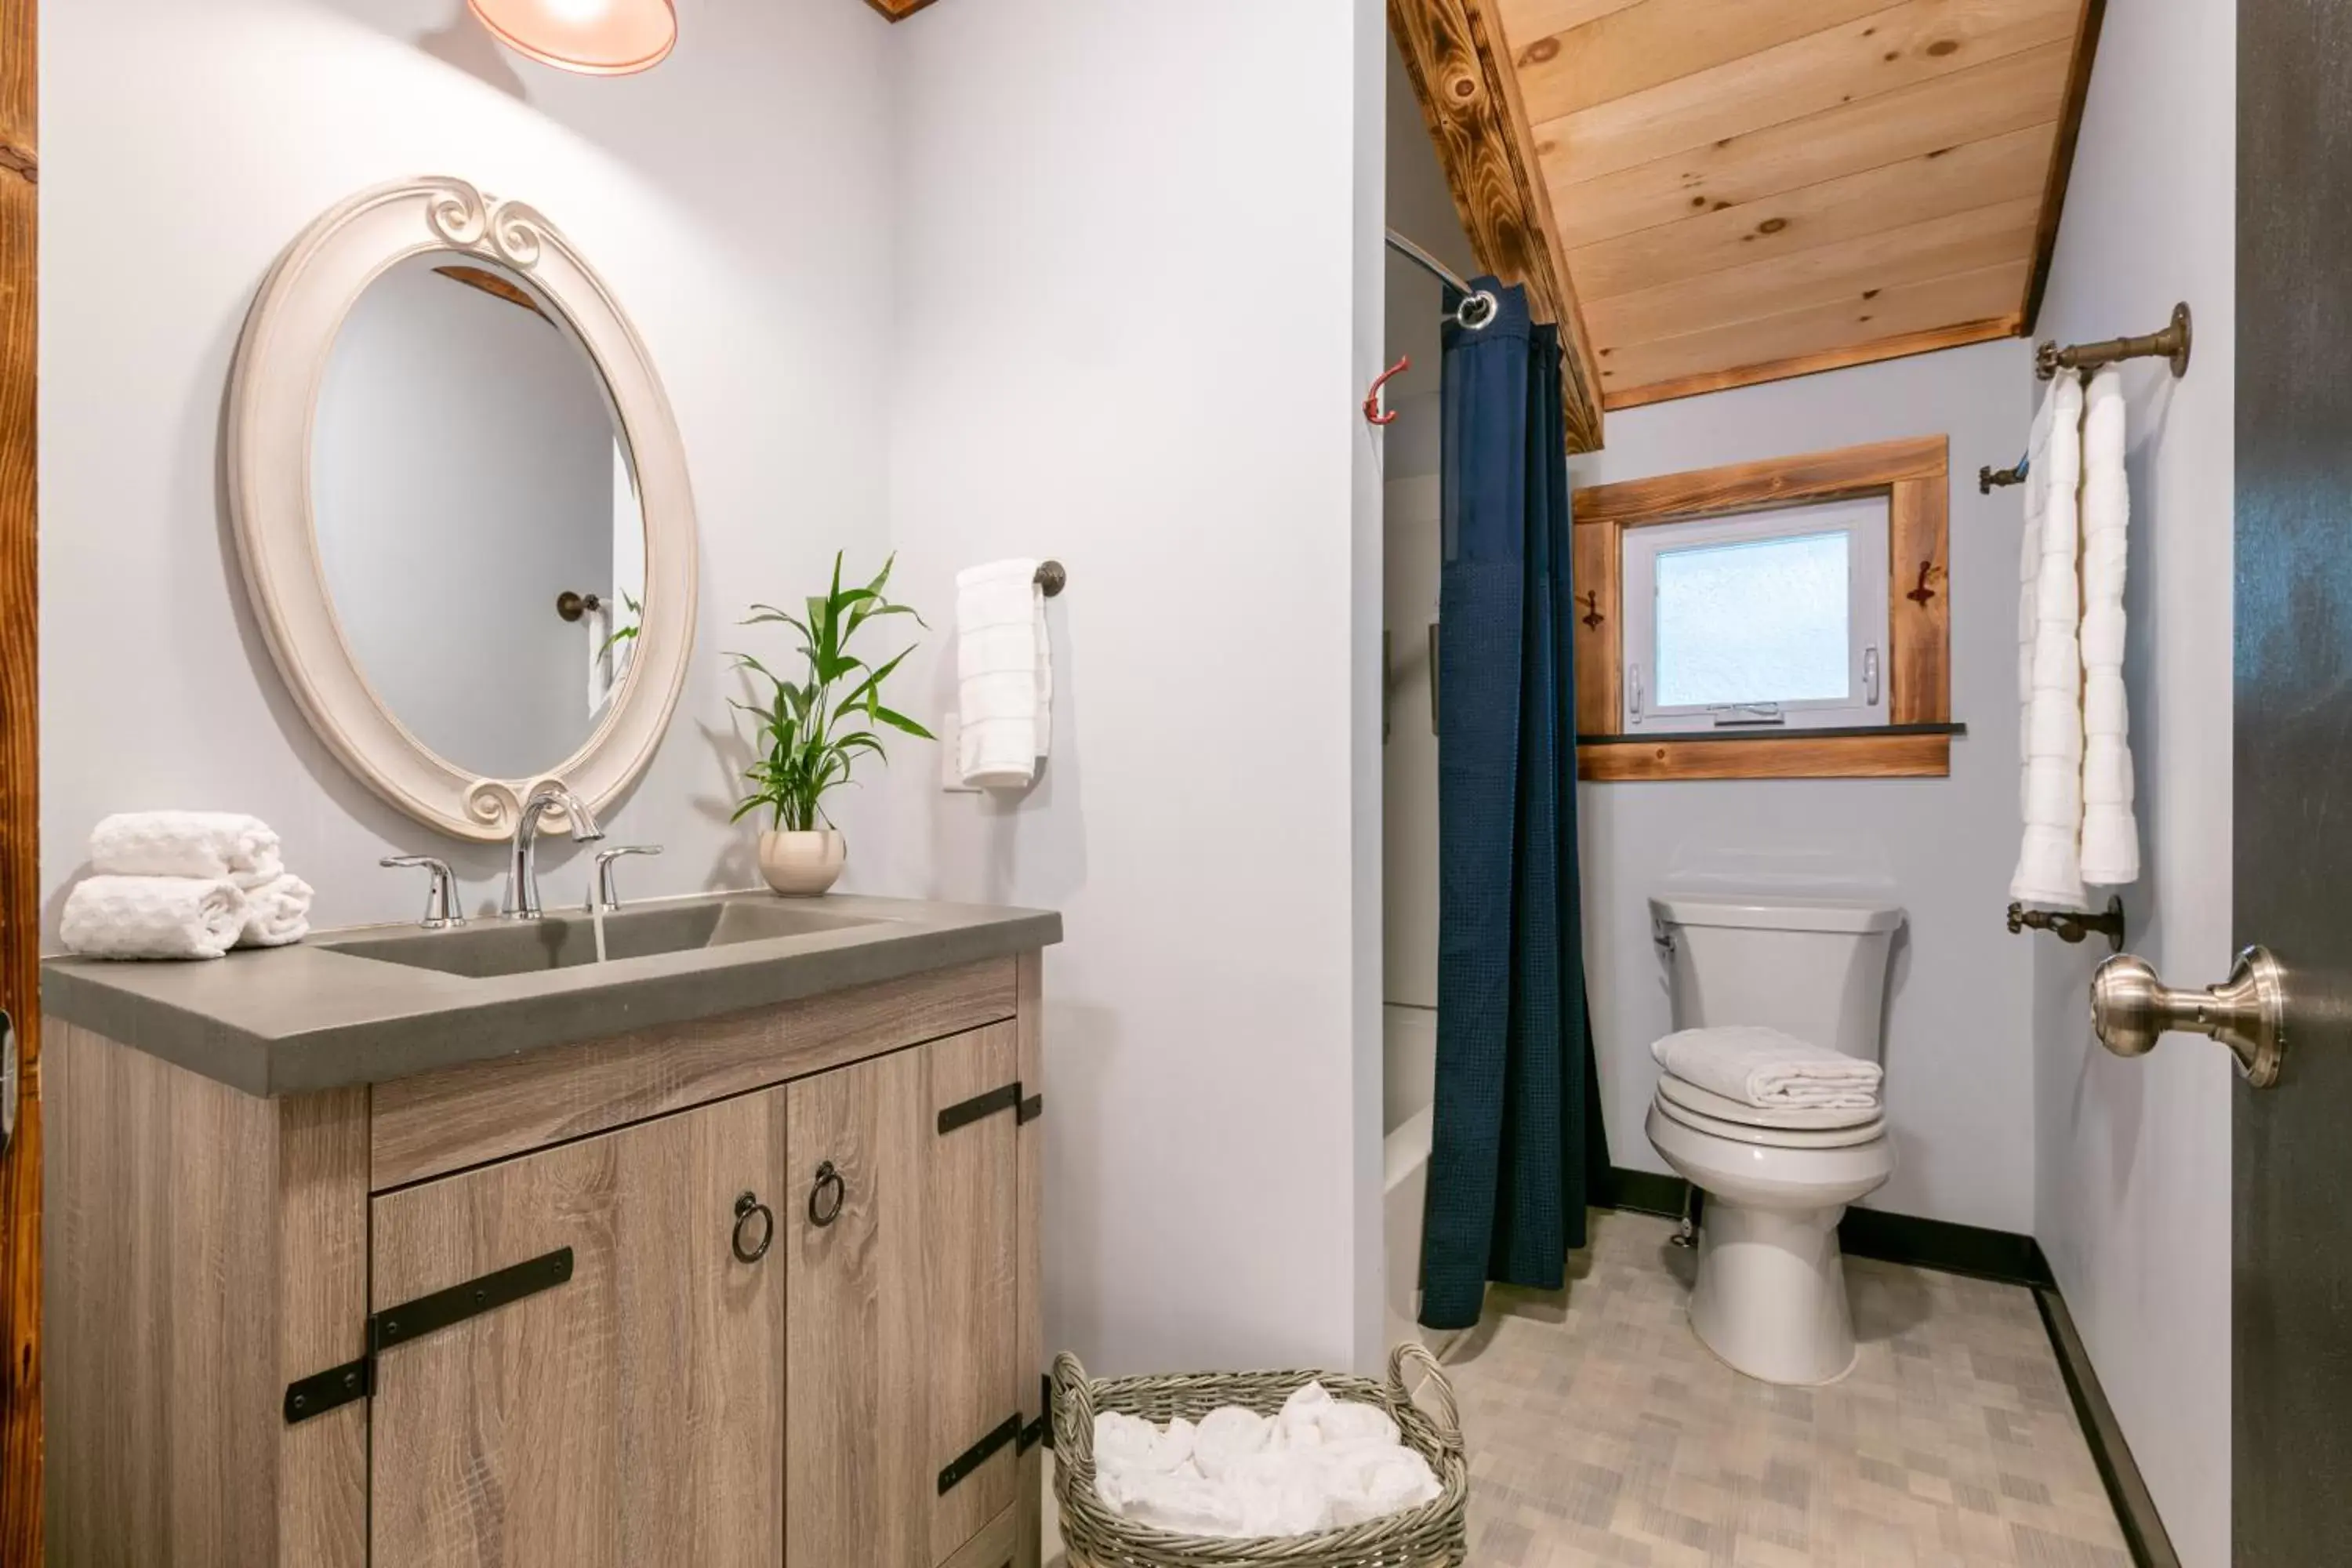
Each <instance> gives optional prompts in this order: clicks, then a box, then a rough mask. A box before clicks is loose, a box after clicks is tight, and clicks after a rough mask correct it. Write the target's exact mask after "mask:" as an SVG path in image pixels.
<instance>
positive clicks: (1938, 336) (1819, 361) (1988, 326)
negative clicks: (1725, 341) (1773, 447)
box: [1579, 316, 2021, 505]
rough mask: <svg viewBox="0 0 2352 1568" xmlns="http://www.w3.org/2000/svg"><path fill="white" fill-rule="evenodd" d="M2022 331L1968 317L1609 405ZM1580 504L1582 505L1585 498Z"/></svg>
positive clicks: (2010, 321)
mask: <svg viewBox="0 0 2352 1568" xmlns="http://www.w3.org/2000/svg"><path fill="white" fill-rule="evenodd" d="M2020 330H2021V329H2020V328H2019V326H2018V324H2017V318H2016V317H2014V316H1991V317H1988V318H1986V319H1985V320H1983V321H1962V322H1960V323H1959V324H1958V326H1951V327H1934V328H1930V329H1929V330H1927V331H1918V332H1903V333H1899V334H1897V335H1895V336H1894V337H1891V338H1878V339H1875V340H1874V341H1872V342H1862V343H1855V344H1853V346H1852V347H1850V348H1838V349H1823V350H1822V351H1821V352H1820V353H1809V354H1793V355H1790V356H1789V357H1786V358H1783V359H1776V360H1766V361H1763V362H1762V363H1757V364H1744V365H1740V366H1738V368H1736V369H1733V370H1711V371H1706V372H1702V373H1700V374H1695V375H1685V376H1677V377H1675V378H1674V379H1673V380H1671V381H1658V382H1653V383H1651V384H1649V385H1647V386H1636V387H1629V388H1628V389H1626V390H1625V391H1623V392H1612V393H1611V394H1610V395H1609V396H1608V399H1607V405H1608V406H1609V407H1610V408H1612V409H1617V408H1640V407H1642V406H1643V405H1647V404H1652V403H1665V402H1669V401H1671V400H1673V399H1675V398H1677V397H1696V396H1698V395H1700V394H1702V393H1707V392H1727V391H1729V390H1730V389H1731V388H1732V387H1735V386H1754V385H1757V384H1759V383H1761V382H1767V381H1787V380H1789V379H1790V378H1791V377H1793V376H1800V375H1818V374H1821V373H1822V371H1825V370H1844V369H1846V368H1847V367H1848V366H1850V365H1857V364H1876V363H1880V362H1881V361H1883V360H1890V359H1906V358H1908V357H1909V356H1911V355H1912V354H1926V353H1936V352H1937V350H1939V349H1957V348H1964V347H1966V346H1967V345H1969V343H1986V342H1992V341H1993V340H1994V339H1995V338H2013V337H2015V336H2017V334H2018V332H2019V331H2020ZM1579 504H1580V505H1581V504H1582V503H1581V501H1580V502H1579Z"/></svg>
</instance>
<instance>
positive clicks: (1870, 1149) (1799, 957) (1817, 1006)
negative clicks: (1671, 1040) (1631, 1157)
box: [1647, 899, 1903, 1384]
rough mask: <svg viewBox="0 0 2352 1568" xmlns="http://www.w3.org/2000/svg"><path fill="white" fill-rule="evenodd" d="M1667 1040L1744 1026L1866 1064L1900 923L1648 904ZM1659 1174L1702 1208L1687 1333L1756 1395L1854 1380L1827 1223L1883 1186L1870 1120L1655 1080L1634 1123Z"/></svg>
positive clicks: (1746, 902) (1876, 1128) (1864, 915)
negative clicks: (1659, 957)
mask: <svg viewBox="0 0 2352 1568" xmlns="http://www.w3.org/2000/svg"><path fill="white" fill-rule="evenodd" d="M1651 914H1652V919H1653V921H1654V922H1655V926H1656V931H1657V938H1658V944H1659V947H1660V948H1661V950H1662V952H1664V955H1665V957H1666V960H1667V965H1668V973H1669V987H1668V989H1669V994H1670V995H1671V997H1672V1004H1673V1014H1674V1023H1675V1028H1677V1029H1690V1028H1706V1027H1711V1026H1721V1025H1728V1024H1755V1025H1762V1026H1768V1027H1771V1028H1777V1029H1780V1030H1781V1031H1783V1032H1784V1033H1787V1034H1790V1035H1794V1036H1796V1037H1798V1038H1799V1039H1803V1040H1808V1041H1811V1043H1813V1044H1815V1045H1820V1046H1824V1047H1829V1048H1831V1049H1833V1050H1838V1051H1842V1052H1843V1053H1844V1054H1846V1055H1848V1056H1853V1057H1860V1058H1867V1059H1870V1060H1876V1059H1877V1058H1878V1055H1879V1044H1880V1015H1881V1012H1882V1010H1883V1008H1884V1005H1885V984H1886V959H1887V952H1888V950H1889V947H1890V946H1891V944H1892V942H1893V937H1894V932H1895V930H1896V928H1897V927H1899V926H1900V925H1901V923H1902V919H1903V916H1902V911H1901V910H1895V909H1891V908H1887V907H1885V906H1882V905H1875V904H1855V903H1833V902H1829V901H1824V900H1763V899H1738V900H1726V899H1654V900H1651ZM1647 1130H1648V1132H1649V1136H1650V1142H1651V1144H1652V1146H1653V1147H1654V1148H1655V1149H1656V1150H1657V1152H1658V1154H1659V1157H1660V1158H1661V1159H1663V1160H1664V1161H1665V1163H1666V1164H1667V1166H1668V1167H1669V1168H1670V1169H1672V1170H1673V1171H1674V1172H1675V1173H1676V1174H1677V1175H1679V1176H1681V1177H1683V1178H1684V1179H1685V1181H1687V1182H1689V1183H1690V1184H1692V1185H1693V1186H1695V1187H1696V1188H1697V1189H1699V1191H1701V1192H1702V1193H1704V1194H1706V1205H1705V1206H1704V1209H1703V1211H1702V1214H1701V1221H1700V1226H1699V1244H1698V1268H1697V1277H1696V1281H1695V1282H1694V1284H1693V1286H1692V1290H1691V1301H1690V1326H1691V1330H1692V1331H1693V1332H1694V1333H1696V1335H1697V1336H1698V1338H1699V1340H1700V1341H1701V1342H1703V1343H1704V1344H1706V1347H1707V1348H1708V1349H1709V1350H1711V1351H1713V1352H1715V1353H1716V1355H1717V1356H1718V1357H1720V1358H1721V1359H1722V1360H1723V1361H1724V1362H1725V1363H1727V1364H1728V1365H1730V1366H1731V1367H1733V1368H1734V1369H1735V1370H1737V1371H1739V1372H1743V1373H1747V1374H1748V1376H1750V1377H1755V1378H1759V1379H1761V1380H1763V1381H1765V1382H1768V1383H1781V1384H1818V1383H1829V1382H1833V1381H1835V1380H1836V1379H1838V1378H1841V1377H1843V1376H1844V1375H1845V1374H1846V1373H1847V1372H1848V1371H1850V1370H1851V1369H1852V1367H1853V1357H1854V1340H1853V1313H1852V1310H1851V1309H1850V1308H1849V1306H1848V1305H1847V1300H1846V1290H1845V1275H1844V1262H1843V1257H1842V1255H1841V1254H1840V1251H1839V1248H1838V1239H1837V1227H1838V1221H1839V1219H1840V1218H1841V1217H1843V1215H1844V1213H1845V1207H1846V1205H1848V1204H1850V1203H1853V1202H1854V1201H1855V1200H1856V1199H1858V1198H1861V1197H1863V1196H1864V1195H1866V1194H1869V1193H1872V1192H1874V1191H1875V1190H1877V1189H1878V1188H1879V1187H1881V1186H1883V1185H1885V1183H1886V1181H1887V1178H1888V1177H1890V1176H1892V1175H1893V1174H1894V1173H1895V1148H1894V1144H1893V1142H1892V1141H1891V1140H1890V1139H1889V1138H1888V1136H1887V1131H1886V1123H1885V1116H1884V1114H1883V1112H1882V1110H1881V1109H1880V1107H1879V1106H1878V1105H1876V1104H1873V1105H1870V1106H1868V1107H1862V1108H1851V1109H1820V1108H1803V1109H1771V1110H1766V1109H1761V1108H1759V1107H1756V1106H1752V1105H1749V1104H1747V1103H1746V1102H1744V1101H1740V1100H1731V1099H1728V1098H1726V1097H1725V1096H1723V1095H1719V1094H1715V1093H1712V1092H1710V1091H1709V1090H1707V1089H1703V1088H1700V1087H1699V1086H1697V1085H1695V1084H1689V1083H1685V1082H1683V1081H1682V1080H1681V1079H1676V1078H1675V1077H1674V1076H1672V1075H1671V1074H1662V1075H1661V1077H1660V1079H1659V1084H1658V1090H1657V1094H1656V1096H1655V1098H1654V1100H1652V1101H1651V1105H1650V1112H1649V1117H1648V1121H1647Z"/></svg>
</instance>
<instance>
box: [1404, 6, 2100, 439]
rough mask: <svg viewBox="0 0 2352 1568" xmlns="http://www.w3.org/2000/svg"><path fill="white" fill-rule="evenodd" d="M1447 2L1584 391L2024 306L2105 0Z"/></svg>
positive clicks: (1858, 351)
mask: <svg viewBox="0 0 2352 1568" xmlns="http://www.w3.org/2000/svg"><path fill="white" fill-rule="evenodd" d="M1461 3H1462V4H1464V5H1465V9H1466V10H1467V11H1468V12H1470V13H1471V16H1470V17H1469V20H1470V23H1471V26H1472V28H1473V30H1474V31H1475V29H1476V28H1477V27H1478V26H1480V25H1482V24H1483V25H1485V26H1492V27H1496V28H1498V29H1499V33H1500V37H1499V39H1498V40H1496V42H1497V44H1498V46H1499V47H1498V51H1497V52H1499V53H1501V54H1503V55H1504V56H1505V57H1506V58H1507V59H1508V61H1509V62H1510V65H1509V68H1508V69H1509V72H1510V74H1511V76H1512V78H1513V79H1514V81H1513V86H1514V90H1513V91H1512V92H1511V93H1510V94H1509V96H1510V97H1511V98H1513V99H1515V100H1517V102H1516V103H1515V104H1514V106H1513V107H1515V108H1517V109H1520V110H1522V112H1523V114H1524V119H1523V121H1521V123H1520V124H1518V125H1517V126H1515V127H1514V132H1515V133H1516V134H1517V135H1518V136H1520V137H1523V138H1524V139H1525V142H1526V145H1527V146H1528V148H1529V149H1530V150H1531V153H1532V160H1533V162H1534V163H1535V165H1536V167H1537V169H1538V176H1537V177H1538V180H1539V181H1540V183H1541V185H1542V187H1543V188H1542V191H1541V193H1540V194H1539V196H1538V200H1537V201H1536V202H1534V203H1531V204H1530V205H1533V206H1535V207H1536V208H1537V209H1538V211H1540V210H1541V209H1542V208H1543V207H1544V206H1546V205H1548V206H1549V224H1550V226H1551V228H1552V230H1553V232H1552V233H1551V234H1550V236H1549V238H1550V240H1551V249H1552V252H1553V255H1554V256H1555V257H1556V258H1559V262H1560V263H1561V264H1562V267H1563V268H1564V270H1565V271H1566V273H1567V275H1568V277H1569V279H1570V288H1571V289H1572V291H1573V294H1574V296H1575V300H1576V303H1577V304H1578V305H1580V307H1581V310H1582V314H1583V319H1584V325H1585V328H1586V331H1587V333H1588V335H1589V337H1590V340H1591V349H1592V353H1593V355H1594V361H1595V368H1596V369H1597V371H1598V381H1599V384H1600V387H1601V403H1602V406H1603V407H1604V408H1612V409H1613V408H1625V407H1631V406H1633V405H1640V404H1644V403H1653V402H1656V401H1659V400H1660V399H1663V398H1669V397H1681V396H1687V395H1692V394H1695V393H1700V392H1710V391H1715V390H1717V389H1719V388H1722V387H1727V386H1739V385H1744V384H1749V383H1753V382H1759V381H1771V380H1776V379H1779V378H1780V377H1784V376H1790V375H1802V374H1808V373H1810V372H1813V371H1818V370H1828V369H1833V368H1835V367H1837V366H1841V365H1848V364H1858V363H1864V362H1866V361H1871V360H1879V359H1891V358H1894V357H1896V356H1898V355H1901V354H1907V353H1920V352H1922V351H1924V350H1927V349H1935V348H1945V347H1949V346H1952V345H1954V344H1958V343H1966V342H1979V341H1981V340H1984V339H1987V338H1995V337H2004V336H2009V335H2011V334H2013V333H2018V332H2022V331H2028V330H2029V329H2030V328H2031V326H2032V317H2033V313H2034V310H2035V309H2036V308H2037V306H2038V304H2039V294H2040V290H2041V286H2042V278H2043V276H2044V274H2045V272H2046V270H2047V268H2048V266H2049V254H2050V247H2051V245H2052V244H2053V241H2054V239H2055V237H2056V233H2057V221H2058V213H2059V209H2060V206H2061V204H2062V203H2063V198H2064V193H2065V182H2066V172H2067V166H2068V164H2069V163H2071V162H2072V158H2073V150H2074V149H2073V141H2074V125H2075V123H2076V121H2077V120H2078V118H2079V115H2080V112H2081V103H2082V95H2083V92H2084V88H2085V86H2086V84H2087V82H2088V79H2089V74H2090V60H2091V55H2092V51H2093V49H2094V48H2095V46H2096V41H2097V31H2098V17H2099V11H2100V5H2101V0H1899V3H1890V0H1461ZM1405 8H1406V7H1404V6H1402V5H1398V6H1395V7H1392V9H1395V10H1402V9H1405ZM1479 13H1483V15H1480V14H1479ZM1456 189H1457V194H1458V192H1459V190H1460V184H1459V182H1458V181H1457V184H1456ZM1542 197H1548V198H1549V200H1548V202H1546V201H1544V200H1542V199H1541V198H1542Z"/></svg>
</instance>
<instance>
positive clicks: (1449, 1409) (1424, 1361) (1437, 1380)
mask: <svg viewBox="0 0 2352 1568" xmlns="http://www.w3.org/2000/svg"><path fill="white" fill-rule="evenodd" d="M1407 1366H1418V1367H1419V1368H1420V1369H1421V1371H1422V1373H1423V1382H1422V1385H1421V1389H1422V1392H1423V1393H1424V1394H1433V1395H1434V1396H1435V1399H1436V1402H1437V1412H1436V1414H1435V1415H1434V1416H1433V1425H1434V1426H1436V1428H1437V1439H1438V1441H1439V1442H1441V1443H1443V1444H1444V1445H1445V1447H1446V1450H1447V1451H1448V1452H1449V1453H1454V1454H1459V1453H1460V1452H1462V1406H1461V1405H1460V1404H1459V1403H1457V1402H1456V1401H1455V1399H1454V1384H1453V1383H1452V1382H1450V1381H1449V1380H1448V1379H1447V1378H1446V1375H1445V1371H1444V1368H1443V1367H1440V1366H1439V1365H1438V1364H1437V1358H1436V1357H1435V1356H1433V1355H1432V1354H1430V1353H1429V1347H1428V1346H1426V1345H1424V1344H1423V1343H1422V1342H1420V1341H1419V1340H1404V1341H1402V1342H1399V1343H1398V1345H1397V1347H1396V1348H1395V1349H1394V1350H1391V1352H1389V1388H1390V1390H1391V1398H1393V1399H1394V1400H1395V1401H1396V1402H1397V1403H1398V1404H1399V1405H1418V1404H1419V1401H1417V1400H1415V1399H1414V1398H1413V1395H1412V1391H1411V1390H1409V1389H1408V1388H1406V1387H1405V1382H1404V1371H1405V1368H1406V1367H1407ZM1087 1457H1088V1459H1089V1460H1090V1461H1091V1459H1092V1458H1093V1456H1092V1455H1089V1456H1087Z"/></svg>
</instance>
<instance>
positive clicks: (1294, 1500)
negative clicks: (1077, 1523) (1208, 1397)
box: [1095, 1383, 1439, 1538]
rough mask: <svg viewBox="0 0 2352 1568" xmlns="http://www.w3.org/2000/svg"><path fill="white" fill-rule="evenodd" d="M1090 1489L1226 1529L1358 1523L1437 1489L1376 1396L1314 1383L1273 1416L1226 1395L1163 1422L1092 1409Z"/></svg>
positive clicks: (1262, 1532)
mask: <svg viewBox="0 0 2352 1568" xmlns="http://www.w3.org/2000/svg"><path fill="white" fill-rule="evenodd" d="M1095 1489H1096V1491H1097V1493H1099V1494H1100V1495H1101V1497H1102V1500H1103V1501H1104V1503H1105V1504H1106V1505H1107V1506H1108V1508H1109V1509H1110V1510H1111V1511H1112V1512H1114V1513H1116V1514H1118V1515H1119V1516H1120V1517H1121V1518H1124V1519H1129V1520H1132V1521H1134V1522H1136V1523H1138V1524H1144V1525H1150V1526H1151V1527H1153V1528H1155V1529H1159V1530H1172V1531H1180V1532H1181V1533H1183V1534H1187V1535H1208V1536H1221V1537H1226V1538H1235V1537H1265V1536H1284V1535H1303V1534H1306V1533H1307V1532H1309V1531H1318V1530H1333V1529H1337V1528H1339V1527H1340V1526H1342V1525H1349V1524H1361V1523H1364V1522H1365V1521H1370V1520H1374V1519H1380V1518H1381V1517H1383V1516H1385V1515H1388V1514H1391V1513H1395V1512H1397V1511H1398V1510H1402V1509H1408V1508H1414V1507H1418V1506H1419V1505H1421V1504H1423V1503H1425V1502H1428V1501H1430V1500H1432V1499H1433V1498H1435V1497H1436V1496H1437V1495H1438V1491H1439V1487H1438V1484H1437V1478H1436V1476H1435V1475H1434V1474H1433V1473H1432V1471H1431V1470H1430V1468H1429V1462H1428V1461H1427V1460H1426V1459H1423V1458H1422V1457H1421V1456H1420V1455H1419V1454H1417V1453H1415V1452H1413V1451H1412V1449H1411V1448H1409V1447H1405V1446H1404V1444H1403V1443H1402V1441H1401V1440H1400V1439H1399V1436H1398V1434H1397V1426H1396V1423H1395V1422H1394V1421H1393V1420H1391V1418H1390V1416H1389V1414H1388V1412H1387V1411H1385V1410H1382V1409H1381V1408H1380V1407H1379V1406H1377V1405H1364V1404H1360V1403H1358V1402H1355V1401H1352V1400H1342V1399H1334V1398H1333V1397H1331V1394H1330V1391H1329V1390H1328V1389H1327V1388H1325V1387H1324V1386H1323V1385H1322V1384H1319V1383H1310V1384H1307V1385H1306V1386H1305V1387H1303V1388H1300V1389H1298V1390H1297V1392H1295V1393H1294V1394H1291V1396H1290V1397H1289V1399H1288V1400H1286V1402H1285V1403H1284V1405H1283V1407H1282V1410H1281V1413H1280V1414H1279V1415H1273V1416H1266V1415H1259V1414H1257V1413H1256V1412H1255V1411H1254V1410H1244V1409H1243V1408H1242V1407H1241V1406H1240V1405H1220V1406H1219V1407H1218V1408H1217V1409H1215V1410H1213V1411H1211V1412H1210V1413H1209V1414H1208V1415H1205V1416H1203V1417H1202V1420H1201V1423H1200V1425H1199V1426H1193V1425H1192V1423H1190V1422H1187V1421H1183V1420H1181V1419H1180V1420H1176V1421H1172V1422H1171V1423H1169V1426H1168V1428H1167V1430H1166V1431H1164V1432H1163V1431H1161V1430H1160V1428H1159V1427H1157V1426H1153V1425H1152V1424H1151V1423H1150V1422H1148V1421H1144V1420H1140V1419H1139V1418H1137V1417H1135V1416H1132V1415H1122V1414H1119V1413H1118V1412H1116V1411H1105V1412H1103V1413H1102V1414H1100V1415H1097V1416H1096V1417H1095Z"/></svg>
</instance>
